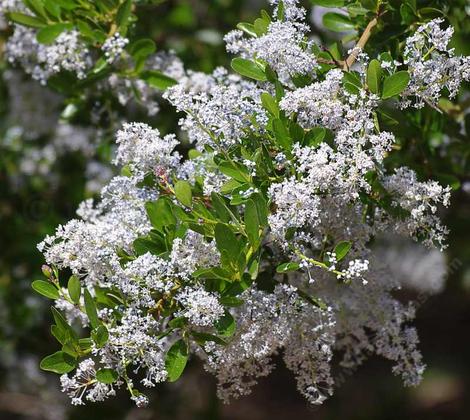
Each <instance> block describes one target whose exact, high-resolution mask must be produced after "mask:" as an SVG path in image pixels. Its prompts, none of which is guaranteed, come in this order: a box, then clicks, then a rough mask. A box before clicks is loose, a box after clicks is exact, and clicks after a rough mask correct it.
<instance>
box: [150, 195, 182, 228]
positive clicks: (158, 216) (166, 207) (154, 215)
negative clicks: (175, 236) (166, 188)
mask: <svg viewBox="0 0 470 420" xmlns="http://www.w3.org/2000/svg"><path fill="white" fill-rule="evenodd" d="M145 209H146V210H147V215H148V217H149V220H150V223H151V224H152V226H153V227H154V228H155V229H157V230H158V231H162V230H163V227H164V226H169V225H174V224H176V218H175V216H174V215H173V213H172V211H171V206H170V203H169V202H168V200H167V199H165V198H159V199H158V200H157V201H151V202H148V203H146V204H145Z"/></svg>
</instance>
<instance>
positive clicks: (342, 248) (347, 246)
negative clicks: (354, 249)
mask: <svg viewBox="0 0 470 420" xmlns="http://www.w3.org/2000/svg"><path fill="white" fill-rule="evenodd" d="M351 246H352V244H351V242H348V241H343V242H340V243H339V244H337V245H336V246H335V249H334V251H333V252H334V253H335V254H336V260H337V261H341V260H342V259H343V258H344V257H346V255H348V253H349V251H350V250H351Z"/></svg>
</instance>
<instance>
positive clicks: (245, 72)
mask: <svg viewBox="0 0 470 420" xmlns="http://www.w3.org/2000/svg"><path fill="white" fill-rule="evenodd" d="M232 69H233V70H235V71H236V72H237V73H239V74H241V75H242V76H245V77H249V78H250V79H254V80H259V81H262V82H265V81H266V80H267V77H266V73H265V72H264V70H263V69H262V68H261V67H260V66H259V65H258V64H256V63H255V62H254V61H251V60H246V59H244V58H234V59H233V60H232Z"/></svg>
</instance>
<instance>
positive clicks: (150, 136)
mask: <svg viewBox="0 0 470 420" xmlns="http://www.w3.org/2000/svg"><path fill="white" fill-rule="evenodd" d="M116 143H117V144H118V146H119V147H118V151H117V154H116V159H115V163H116V164H118V165H119V164H126V163H129V164H130V169H131V170H132V171H133V173H134V175H135V176H136V177H139V178H143V177H144V176H145V175H146V174H148V173H149V172H152V171H157V172H159V173H162V174H163V173H165V172H167V171H168V170H169V169H171V168H175V167H176V166H177V165H178V163H179V160H180V157H179V155H178V154H177V153H175V154H172V153H171V152H172V151H173V149H174V148H175V146H176V145H177V144H178V141H177V140H176V138H175V136H174V135H172V134H170V135H167V136H165V137H163V138H160V133H159V132H158V130H154V129H152V128H151V127H149V126H148V125H146V124H142V123H130V124H124V127H123V129H122V130H120V131H119V132H118V134H117V136H116Z"/></svg>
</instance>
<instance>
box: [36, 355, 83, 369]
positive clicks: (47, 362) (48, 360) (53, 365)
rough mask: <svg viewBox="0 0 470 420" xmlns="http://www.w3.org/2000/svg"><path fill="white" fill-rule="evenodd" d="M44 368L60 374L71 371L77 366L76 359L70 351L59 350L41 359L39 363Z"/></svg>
mask: <svg viewBox="0 0 470 420" xmlns="http://www.w3.org/2000/svg"><path fill="white" fill-rule="evenodd" d="M39 366H40V368H41V369H42V370H47V371H49V372H54V373H58V374H64V373H69V372H71V371H72V370H73V369H75V367H76V359H75V358H73V357H72V356H71V355H69V354H68V353H65V352H63V351H58V352H56V353H54V354H51V355H50V356H47V357H45V358H44V359H42V360H41V364H40V365H39Z"/></svg>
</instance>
